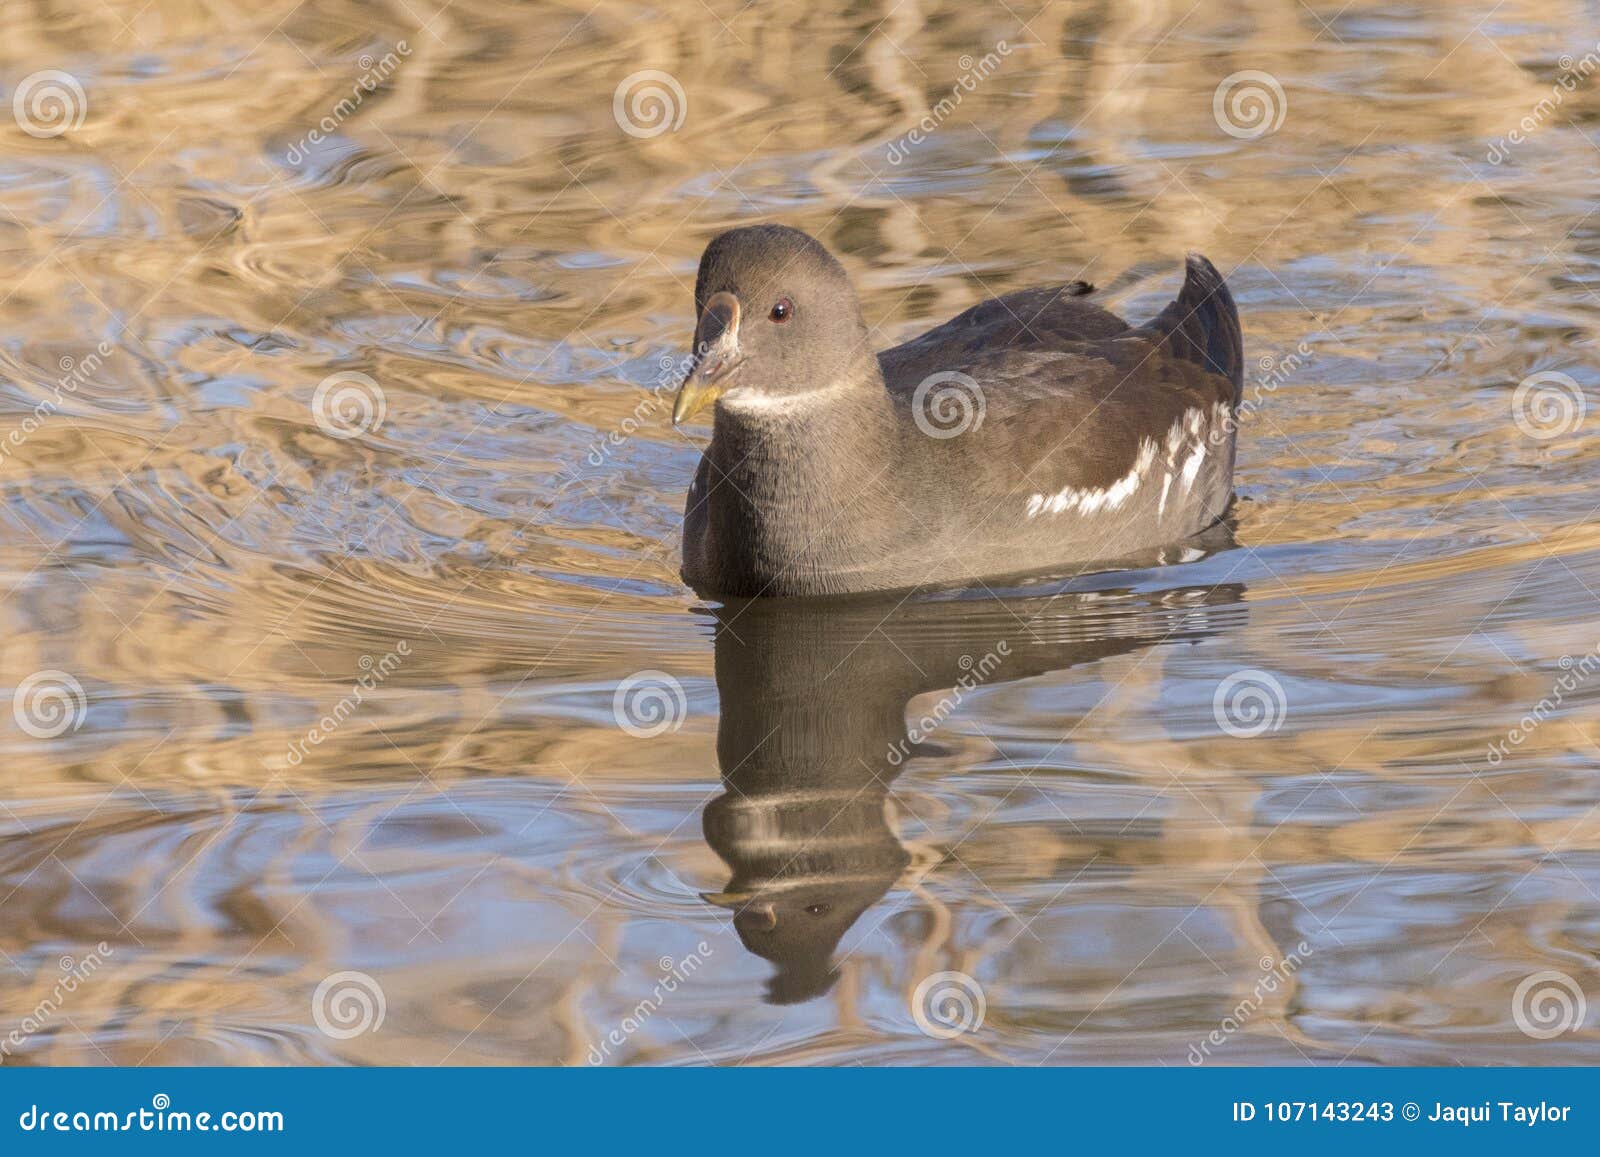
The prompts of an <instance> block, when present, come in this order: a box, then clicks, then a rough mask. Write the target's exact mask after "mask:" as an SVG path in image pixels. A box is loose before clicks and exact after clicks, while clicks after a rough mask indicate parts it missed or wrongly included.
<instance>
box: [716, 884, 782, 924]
mask: <svg viewBox="0 0 1600 1157" xmlns="http://www.w3.org/2000/svg"><path fill="white" fill-rule="evenodd" d="M759 895H760V893H759V892H701V893H700V898H701V899H702V900H705V901H707V902H708V903H711V904H715V905H716V906H717V907H718V908H729V909H732V910H733V911H734V912H735V913H737V914H739V915H751V916H753V917H754V919H752V920H751V921H750V924H751V926H752V927H753V928H755V929H756V930H757V931H758V932H771V931H772V930H773V929H774V928H776V927H777V926H778V909H777V907H776V906H775V905H774V904H773V903H772V901H771V900H762V901H760V902H759V903H754V902H753V901H755V899H756V897H757V896H759Z"/></svg>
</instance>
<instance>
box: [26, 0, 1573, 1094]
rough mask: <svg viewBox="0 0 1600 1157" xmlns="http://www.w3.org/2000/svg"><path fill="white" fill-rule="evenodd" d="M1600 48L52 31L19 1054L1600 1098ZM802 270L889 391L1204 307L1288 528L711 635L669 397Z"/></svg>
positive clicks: (1279, 29)
mask: <svg viewBox="0 0 1600 1157" xmlns="http://www.w3.org/2000/svg"><path fill="white" fill-rule="evenodd" d="M1597 40H1600V21H1597V20H1596V18H1595V10H1594V8H1593V7H1592V6H1591V5H1586V4H1583V3H1578V2H1576V0H1571V2H1561V0H1553V2H1552V0H1539V2H1537V3H1535V2H1533V0H1504V2H1502V3H1500V4H1498V5H1495V6H1493V7H1492V8H1491V7H1490V6H1489V5H1486V4H1485V5H1477V4H1458V3H1446V2H1444V0H1436V2H1427V0H1422V2H1418V3H1413V4H1405V5H1398V6H1397V5H1394V4H1379V3H1369V2H1366V0H1355V2H1354V3H1343V2H1342V0H1307V2H1305V3H1296V2H1294V0H1271V2H1268V0H1253V2H1252V0H1247V2H1245V3H1240V4H1225V5H1218V4H1201V5H1198V6H1195V5H1191V4H1190V3H1189V2H1188V0H1177V2H1173V3H1165V2H1162V0H1153V2H1150V3H1142V4H1126V3H1116V2H1111V0H1103V2H1099V3H1052V4H1048V5H1045V6H1044V7H1042V8H1041V7H1038V6H1037V5H1036V4H1021V5H1012V6H1009V7H1008V6H1007V5H1004V4H1001V5H973V4H950V5H937V4H931V3H920V2H917V0H893V2H889V0H886V2H883V3H868V4H837V3H829V2H826V0H823V2H819V3H807V4H799V5H765V4H763V5H748V6H747V5H744V4H743V3H742V2H740V0H705V3H701V2H699V0H688V2H685V3H674V4H670V5H650V6H646V7H636V6H633V5H623V4H612V3H609V2H605V0H603V2H602V3H600V4H598V5H597V6H595V7H593V8H590V7H589V6H588V5H587V3H586V2H585V3H575V4H566V3H561V2H557V0H540V2H538V3H511V2H509V0H452V2H445V0H393V2H391V3H379V2H376V0H374V2H356V0H326V2H324V0H317V2H315V3H306V4H296V3H293V2H290V0H252V3H249V4H244V3H240V2H237V0H103V2H101V3H94V4H66V5H63V4H57V3H55V2H53V0H7V2H6V4H5V6H4V11H3V12H0V91H3V93H4V94H5V101H4V104H5V107H4V108H3V109H0V292H3V298H0V451H3V453H0V575H3V582H4V601H3V603H0V607H3V614H4V619H3V623H0V627H3V629H0V655H3V656H4V663H3V675H4V685H5V691H6V694H7V696H8V697H9V698H10V699H11V705H12V707H13V708H14V710H11V711H4V712H3V713H0V751H3V755H4V760H3V765H0V766H3V770H0V1040H3V1041H4V1042H5V1046H4V1050H3V1051H4V1059H5V1063H8V1064H15V1063H23V1064H45V1063H48V1064H61V1063H74V1064H106V1063H117V1064H134V1063H148V1064H157V1063H160V1064H170V1063H286V1062H313V1063H324V1062H329V1063H439V1062H445V1063H450V1064H486V1063H487V1064H502V1063H576V1064H583V1063H588V1062H597V1061H599V1062H604V1063H608V1064H613V1063H616V1064H627V1063H663V1064H699V1063H706V1062H711V1063H721V1064H738V1063H743V1064H769V1063H780V1062H781V1063H857V1062H866V1063H882V1062H897V1063H917V1064H928V1063H975V1064H989V1063H1039V1062H1046V1063H1052V1064H1059V1063H1087V1062H1108V1061H1113V1062H1142V1063H1159V1064H1171V1065H1183V1064H1187V1063H1193V1062H1194V1061H1196V1060H1197V1059H1199V1060H1204V1059H1207V1058H1208V1057H1209V1058H1210V1063H1241V1062H1268V1061H1273V1062H1289V1063H1301V1062H1303V1061H1312V1062H1318V1063H1335V1062H1341V1061H1347V1062H1349V1063H1352V1064H1369V1063H1455V1062H1462V1063H1480V1062H1518V1063H1553V1062H1565V1063H1573V1062H1587V1061H1593V1060H1596V1059H1597V1057H1600V1031H1597V1024H1600V969H1597V966H1596V953H1597V952H1600V897H1597V890H1600V855H1597V853H1600V814H1597V812H1596V803H1597V791H1596V784H1597V775H1596V756H1597V748H1596V737H1597V735H1600V726H1597V719H1596V713H1595V705H1596V701H1597V697H1600V678H1597V679H1595V680H1593V681H1590V675H1591V673H1592V672H1594V671H1596V670H1600V659H1597V658H1596V647H1597V645H1600V614H1597V609H1600V608H1597V596H1596V590H1597V589H1600V526H1597V524H1596V522H1595V513H1596V506H1597V503H1600V494H1597V485H1596V483H1597V481H1600V478H1597V476H1600V469H1597V457H1596V443H1595V438H1596V435H1597V432H1600V424H1597V422H1600V415H1597V414H1595V413H1591V412H1587V411H1592V410H1593V409H1594V408H1595V407H1594V404H1593V403H1594V402H1595V400H1596V399H1595V395H1594V389H1595V387H1596V386H1597V385H1600V360H1597V356H1596V350H1595V344H1594V335H1595V332H1596V326H1597V324H1600V293H1597V290H1600V218H1597V217H1596V216H1595V215H1594V214H1595V211H1596V208H1597V207H1600V202H1597V201H1596V196H1595V195H1596V184H1595V172H1596V165H1597V161H1600V91H1597V88H1596V85H1597V83H1600V70H1597V67H1596V64H1597V61H1600V57H1597V56H1596V53H1597V51H1600V50H1597V47H1596V41H1597ZM645 70H654V71H656V72H657V73H660V74H665V79H663V78H662V77H660V76H655V77H649V76H647V77H644V78H639V77H635V76H634V74H636V73H640V72H643V71H645ZM1241 72H1248V73H1250V74H1251V75H1248V76H1246V77H1245V78H1243V79H1240V78H1237V77H1235V74H1238V73H1241ZM41 73H44V74H49V75H45V76H43V77H41V76H40V74H41ZM1255 74H1265V77H1262V76H1260V75H1255ZM629 78H632V85H633V89H634V91H635V92H637V90H638V89H639V87H640V86H641V85H642V86H644V87H645V88H649V87H651V86H654V88H655V89H656V93H657V95H659V96H660V98H661V100H662V101H664V102H665V107H664V108H663V107H661V106H659V105H656V106H652V102H651V100H650V99H649V94H648V93H645V94H644V95H643V97H642V98H641V100H639V101H637V102H635V101H632V100H630V99H628V98H629V97H630V96H631V95H634V93H630V91H629V90H628V89H627V88H626V87H624V88H623V92H622V99H621V101H620V103H618V101H617V99H616V98H617V95H618V90H619V86H624V82H625V81H628V80H629ZM1228 78H1233V81H1232V83H1231V87H1229V79H1228ZM668 81H670V84H669V83H668ZM1269 81H1270V82H1271V83H1268V82H1269ZM69 82H70V83H69ZM1219 86H1221V87H1222V89H1223V91H1222V94H1221V97H1220V98H1219V97H1218V93H1219ZM674 87H675V88H676V91H675V90H674ZM1235 96H1238V97H1239V99H1238V100H1237V101H1236V100H1235V99H1234V98H1235ZM14 98H15V99H14ZM1218 99H1220V103H1216V101H1217V100H1218ZM52 101H54V102H55V103H54V107H52ZM1252 102H1254V104H1255V107H1251V105H1252ZM652 116H653V117H654V118H655V119H654V120H651V119H650V118H651V117H652ZM663 118H664V119H663ZM1252 118H1254V119H1253V120H1252ZM1525 118H1526V120H1525ZM680 122H681V123H680ZM63 130H64V131H63ZM629 130H631V131H629ZM913 130H915V133H913ZM1229 130H1231V131H1229ZM758 219H760V220H769V219H770V220H781V221H784V222H787V223H790V224H793V225H797V226H799V227H802V228H805V229H807V230H809V231H811V232H813V233H815V234H816V235H817V236H819V237H821V238H822V239H823V240H825V241H826V242H827V243H828V244H829V245H830V246H831V247H832V248H833V249H834V250H835V251H836V252H838V253H839V254H840V255H841V256H842V258H843V259H844V261H845V262H846V264H847V265H848V267H849V268H850V270H851V273H852V275H853V276H854V277H855V279H856V281H857V284H858V285H859V287H860V290H861V294H862V297H863V301H864V303H865V310H866V313H867V316H868V318H869V321H870V322H871V323H873V324H874V325H875V326H876V327H877V329H876V336H877V338H878V340H879V341H880V342H881V343H882V344H884V345H887V344H890V343H892V342H893V341H895V340H900V339H902V338H904V337H906V336H909V335H912V334H915V333H917V332H919V331H920V330H921V329H923V328H926V327H927V326H929V325H930V324H933V323H936V322H938V321H940V320H943V319H944V318H946V317H948V316H949V315H951V314H952V313H954V312H956V311H958V310H960V309H962V308H964V307H965V306H967V305H969V304H971V303H973V302H975V301H977V300H979V299H980V298H982V297H984V296H986V295H988V294H991V293H995V292H1001V291H1006V290H1011V289H1016V288H1021V287H1025V286H1028V285H1032V284H1038V283H1043V282H1050V281H1061V280H1066V279H1071V278H1080V277H1081V278H1086V279H1088V280H1091V281H1094V282H1096V283H1097V284H1098V285H1099V286H1100V290H1099V293H1100V296H1101V298H1102V300H1103V301H1104V302H1105V303H1106V304H1108V305H1110V306H1112V307H1113V308H1116V309H1118V310H1119V311H1123V312H1125V313H1127V314H1128V315H1129V316H1132V317H1135V318H1144V317H1147V316H1149V315H1151V314H1152V313H1154V312H1155V311H1156V310H1157V309H1159V308H1160V306H1161V305H1162V304H1163V303H1164V302H1165V301H1166V300H1168V299H1169V298H1170V297H1171V296H1172V294H1173V292H1174V290H1175V288H1176V284H1177V280H1178V277H1177V274H1178V270H1179V267H1180V260H1181V257H1182V254H1183V253H1184V252H1185V250H1188V249H1194V250H1199V251H1201V252H1204V253H1205V254H1207V255H1208V256H1210V257H1211V258H1212V259H1213V260H1214V261H1215V262H1216V263H1217V264H1218V266H1219V267H1221V268H1222V269H1223V270H1224V272H1225V273H1227V275H1228V278H1229V281H1230V284H1231V285H1232V286H1233V287H1234V291H1235V293H1236V295H1237V297H1238V301H1239V304H1240V309H1241V312H1242V314H1243V317H1244V324H1245V333H1246V344H1247V357H1248V378H1249V381H1248V382H1247V390H1246V392H1247V397H1249V398H1252V399H1253V400H1254V401H1253V404H1252V406H1251V412H1250V417H1249V419H1248V421H1247V422H1246V424H1245V426H1244V428H1243V431H1242V433H1241V436H1240V442H1239V470H1238V490H1239V496H1240V502H1239V503H1238V506H1237V513H1236V519H1235V523H1236V524H1235V526H1234V527H1233V528H1232V535H1231V537H1230V536H1229V535H1228V534H1226V533H1220V534H1218V535H1215V536H1213V539H1212V540H1210V541H1207V542H1205V543H1201V544H1196V545H1194V546H1193V547H1191V548H1190V549H1189V550H1187V551H1185V552H1183V553H1178V552H1172V553H1170V554H1169V556H1168V558H1167V559H1165V560H1145V561H1142V562H1140V563H1139V564H1138V565H1137V566H1135V567H1134V568H1133V569H1122V570H1118V571H1115V572H1103V573H1098V574H1091V575H1080V576H1076V577H1073V576H1067V577H1064V578H1063V579H1061V580H1059V581H1051V582H1044V583H1034V584H1029V585H1026V586H1018V587H1009V588H1006V589H1002V590H993V591H983V590H980V591H977V592H966V593H948V592H947V593H943V594H939V595H933V596H930V595H923V596H918V597H916V598H912V599H909V600H901V599H890V600H864V601H854V602H846V603H837V604H828V605H823V604H819V605H810V606H806V605H801V606H795V605H789V606H780V605H759V604H757V605H750V604H745V605H730V606H720V605H717V604H715V603H711V602H707V601H704V600H701V599H698V598H696V597H695V596H693V595H692V594H691V593H690V592H688V591H686V590H685V589H684V587H683V586H682V585H681V584H680V582H679V581H678V579H677V568H678V549H679V547H678V526H679V517H680V511H681V508H682V496H683V493H684V490H685V488H686V486H687V484H688V482H689V479H690V476H691V473H692V470H693V467H694V464H695V461H696V457H697V454H698V452H699V448H700V446H701V445H702V444H703V428H691V429H690V430H689V431H688V432H687V433H682V432H676V431H674V430H673V429H672V427H671V425H670V423H669V422H668V420H667V401H666V400H667V399H668V398H669V397H670V394H669V393H667V392H664V390H663V383H664V382H665V383H666V384H668V385H671V384H675V380H672V379H671V374H672V365H673V361H674V359H676V358H677V357H678V356H680V355H681V354H682V353H683V352H684V350H685V349H686V348H687V346H688V344H689V338H690V328H691V322H692V318H691V292H692V282H693V276H694V269H695V263H696V260H697V258H698V255H699V252H700V250H701V248H702V247H703V245H704V244H705V242H706V241H707V240H708V238H709V237H710V236H712V235H713V234H714V233H715V232H716V231H718V230H720V229H722V228H726V227H728V226H729V225H732V224H735V223H739V222H746V221H752V220H758ZM338 375H343V376H338ZM1534 375H1544V376H1542V377H1534V380H1533V382H1532V384H1531V385H1529V386H1527V387H1524V388H1523V389H1522V390H1521V392H1520V393H1519V392H1518V384H1519V383H1521V382H1524V381H1526V380H1527V379H1529V378H1530V377H1533V376H1534ZM330 379H331V380H330ZM324 383H326V384H325V385H324ZM319 386H320V387H321V393H320V395H319ZM1227 529H1228V528H1223V530H1227ZM1180 559H1181V560H1186V561H1179V560H1180ZM13 692H14V693H13ZM940 973H959V974H963V976H964V977H965V978H970V979H962V978H961V977H957V978H949V977H944V978H939V977H938V975H937V974H940ZM341 974H359V975H354V976H351V975H341ZM319 986H321V991H320V992H319ZM941 986H943V987H942V988H941ZM952 986H953V987H952ZM919 988H920V992H919ZM1585 990H1587V992H1588V994H1590V995H1591V996H1592V997H1594V1000H1593V1001H1590V1002H1588V1003H1584V1004H1581V1007H1580V1002H1579V1000H1578V997H1579V995H1580V994H1582V993H1584V992H1585ZM980 999H981V1004H982V1024H981V1027H979V1028H977V1030H976V1031H970V1032H963V1033H957V1034H956V1035H953V1036H952V1035H950V1030H948V1029H947V1028H946V1026H945V1024H944V1023H943V1022H942V1021H941V1020H940V1019H939V1018H940V1017H944V1018H946V1019H949V1018H951V1017H954V1018H955V1019H957V1020H960V1019H962V1018H963V1017H964V1018H965V1020H966V1021H967V1024H966V1027H971V1023H972V1022H973V1021H975V1020H976V1018H977V1012H978V1009H977V1005H978V1003H979V1001H980ZM963 1001H965V1004H966V1007H964V1008H963V1007H962V1002H963ZM1591 1004H1592V1005H1593V1006H1594V1011H1592V1012H1591V1011H1589V1005H1591ZM380 1006H381V1015H382V1022H381V1026H380V1025H377V1024H376V1023H375V1022H376V1020H377V1017H378V1015H379V1010H380ZM919 1020H920V1021H921V1023H919ZM374 1030H375V1031H374ZM1213 1033H1215V1034H1216V1036H1215V1037H1211V1036H1210V1034H1213ZM6 1034H14V1035H11V1036H7V1035H6ZM1208 1038H1209V1039H1210V1040H1212V1041H1217V1040H1220V1042H1221V1043H1220V1044H1218V1043H1211V1044H1209V1045H1204V1047H1205V1048H1206V1050H1207V1051H1206V1052H1205V1053H1203V1054H1202V1053H1201V1052H1199V1051H1197V1047H1198V1046H1202V1045H1203V1044H1204V1042H1206V1041H1207V1040H1208Z"/></svg>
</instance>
